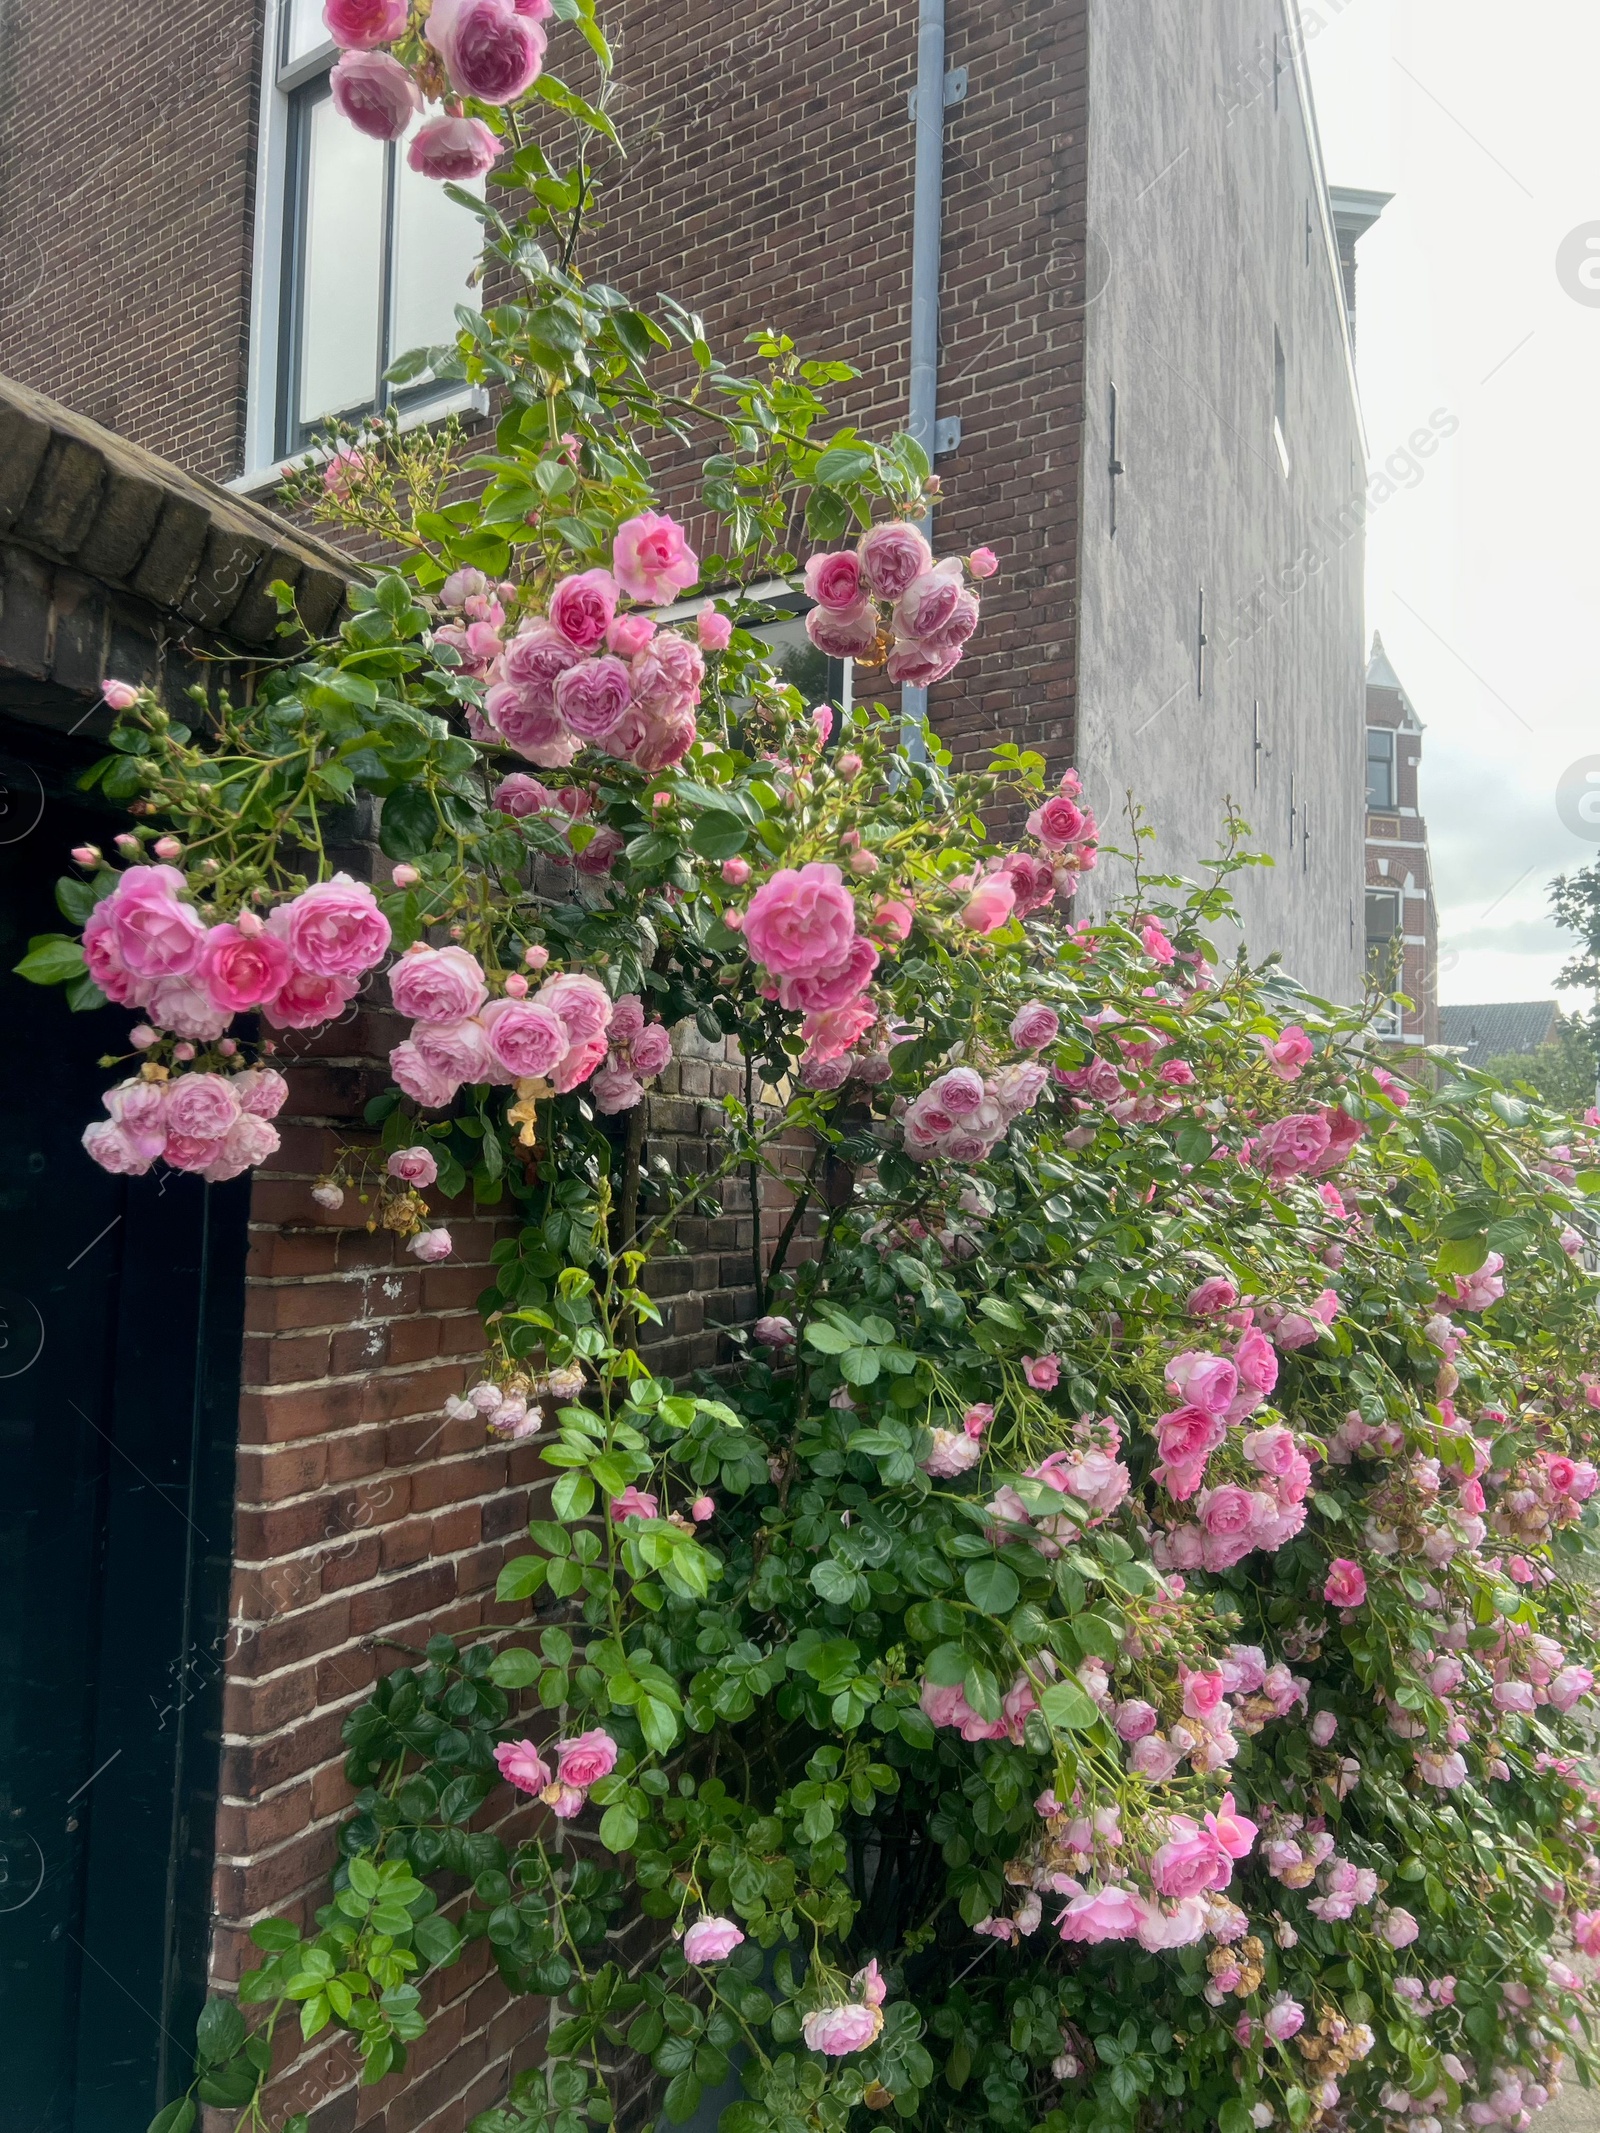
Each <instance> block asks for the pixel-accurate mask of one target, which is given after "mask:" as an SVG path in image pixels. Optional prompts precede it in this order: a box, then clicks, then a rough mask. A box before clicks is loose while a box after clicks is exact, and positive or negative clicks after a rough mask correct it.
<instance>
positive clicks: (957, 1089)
mask: <svg viewBox="0 0 1600 2133" xmlns="http://www.w3.org/2000/svg"><path fill="white" fill-rule="evenodd" d="M927 1093H928V1098H929V1100H930V1102H932V1103H933V1104H934V1105H935V1107H936V1108H937V1109H938V1110H940V1111H942V1112H944V1113H945V1114H946V1115H947V1116H948V1117H950V1118H952V1119H963V1118H970V1117H971V1116H972V1114H973V1112H974V1111H976V1110H977V1109H978V1108H979V1106H980V1105H981V1104H982V1102H983V1099H984V1093H985V1091H984V1086H983V1076H982V1075H981V1074H980V1073H979V1072H978V1071H977V1069H976V1068H975V1067H969V1066H958V1067H951V1068H950V1069H949V1071H948V1072H947V1073H944V1074H941V1075H940V1076H939V1079H938V1080H937V1081H935V1082H933V1083H932V1084H931V1085H930V1087H929V1089H928V1092H927Z"/></svg>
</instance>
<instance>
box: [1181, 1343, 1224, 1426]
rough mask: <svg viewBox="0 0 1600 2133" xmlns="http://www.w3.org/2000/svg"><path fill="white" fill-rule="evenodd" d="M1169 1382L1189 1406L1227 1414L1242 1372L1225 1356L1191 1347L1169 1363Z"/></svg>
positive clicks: (1212, 1413) (1213, 1413) (1218, 1413)
mask: <svg viewBox="0 0 1600 2133" xmlns="http://www.w3.org/2000/svg"><path fill="white" fill-rule="evenodd" d="M1167 1384H1168V1386H1169V1387H1170V1388H1171V1390H1172V1391H1173V1392H1174V1393H1175V1394H1176V1395H1177V1397H1178V1398H1179V1399H1180V1400H1182V1401H1184V1402H1185V1404H1186V1405H1188V1406H1190V1407H1201V1408H1204V1409H1205V1411H1206V1413H1207V1414H1208V1415H1220V1414H1225V1413H1226V1412H1227V1410H1228V1409H1229V1407H1231V1406H1232V1404H1233V1401H1234V1399H1235V1397H1236V1396H1237V1394H1238V1390H1239V1373H1238V1370H1237V1369H1236V1367H1235V1366H1234V1365H1233V1364H1232V1363H1230V1362H1229V1361H1228V1360H1227V1358H1226V1357H1225V1356H1221V1355H1210V1354H1208V1353H1207V1352H1206V1351H1205V1350H1204V1349H1198V1348H1189V1349H1185V1351H1184V1352H1183V1354H1181V1355H1175V1356H1173V1357H1172V1359H1171V1361H1170V1362H1169V1363H1168V1364H1167Z"/></svg>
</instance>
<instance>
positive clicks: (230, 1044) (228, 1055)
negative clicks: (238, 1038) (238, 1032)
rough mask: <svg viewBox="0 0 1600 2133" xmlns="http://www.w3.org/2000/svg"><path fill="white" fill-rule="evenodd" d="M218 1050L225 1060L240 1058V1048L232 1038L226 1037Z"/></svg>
mask: <svg viewBox="0 0 1600 2133" xmlns="http://www.w3.org/2000/svg"><path fill="white" fill-rule="evenodd" d="M217 1050H218V1051H219V1052H220V1053H221V1054H222V1056H223V1058H224V1059H233V1058H236V1057H237V1056H238V1051H239V1047H238V1045H237V1044H235V1043H234V1041H233V1039H232V1038H231V1037H224V1038H223V1040H222V1042H221V1043H220V1044H219V1045H218V1046H217Z"/></svg>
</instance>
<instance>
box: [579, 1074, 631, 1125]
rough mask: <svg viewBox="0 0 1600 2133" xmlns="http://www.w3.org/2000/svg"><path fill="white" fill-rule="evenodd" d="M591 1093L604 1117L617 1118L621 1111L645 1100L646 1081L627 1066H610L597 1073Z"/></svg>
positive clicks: (590, 1087) (595, 1104)
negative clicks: (640, 1079) (631, 1072)
mask: <svg viewBox="0 0 1600 2133" xmlns="http://www.w3.org/2000/svg"><path fill="white" fill-rule="evenodd" d="M589 1094H590V1096H591V1098H592V1099H593V1102H594V1107H595V1109H596V1110H597V1111H598V1112H599V1113H600V1115H601V1117H602V1118H615V1117H616V1116H617V1114H618V1113H619V1112H622V1111H631V1110H632V1109H633V1107H634V1105H635V1104H637V1103H642V1102H643V1101H644V1083H643V1082H642V1081H639V1080H638V1079H637V1078H636V1077H635V1076H634V1075H632V1074H630V1073H629V1072H628V1070H627V1068H626V1067H610V1068H608V1069H607V1070H606V1072H605V1073H603V1074H596V1075H595V1077H594V1079H593V1081H591V1082H590V1084H589Z"/></svg>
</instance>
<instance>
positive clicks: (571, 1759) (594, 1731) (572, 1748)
mask: <svg viewBox="0 0 1600 2133" xmlns="http://www.w3.org/2000/svg"><path fill="white" fill-rule="evenodd" d="M555 1758H556V1779H557V1782H558V1783H560V1784H562V1785H576V1786H578V1787H579V1788H580V1789H581V1790H583V1791H585V1792H587V1791H588V1789H589V1787H590V1786H591V1785H598V1784H599V1782H600V1780H601V1779H602V1778H603V1777H609V1776H610V1775H611V1773H612V1771H613V1770H615V1768H616V1767H617V1744H616V1742H615V1741H614V1740H613V1739H612V1738H611V1735H610V1734H609V1733H608V1732H606V1730H605V1728H604V1727H603V1726H593V1727H591V1728H590V1730H589V1731H588V1732H587V1733H580V1734H578V1735H577V1736H576V1737H575V1738H574V1739H572V1740H558V1741H557V1742H556V1745H555Z"/></svg>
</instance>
